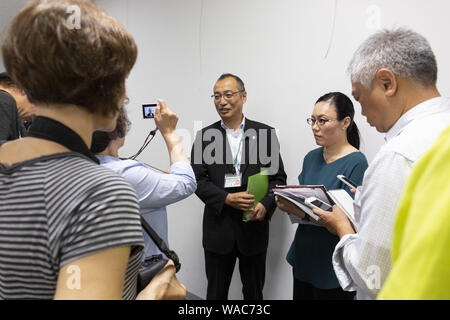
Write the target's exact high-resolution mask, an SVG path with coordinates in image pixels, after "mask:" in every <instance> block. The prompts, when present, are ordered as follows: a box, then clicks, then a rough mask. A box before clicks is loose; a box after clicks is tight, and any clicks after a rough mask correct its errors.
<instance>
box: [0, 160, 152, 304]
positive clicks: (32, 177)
mask: <svg viewBox="0 0 450 320" xmlns="http://www.w3.org/2000/svg"><path fill="white" fill-rule="evenodd" d="M143 245H144V241H143V236H142V228H141V223H140V217H139V205H138V202H137V199H136V194H135V191H134V190H133V189H132V188H131V187H130V185H129V184H128V183H127V182H126V181H125V180H124V179H123V178H121V177H120V176H118V175H117V174H115V173H114V172H112V171H110V170H108V169H106V168H104V167H102V166H100V165H97V164H95V163H93V162H92V161H91V160H89V159H88V158H86V157H84V156H83V155H80V154H78V153H74V152H66V153H60V154H54V155H49V156H44V157H40V158H36V159H32V160H28V161H24V162H21V163H17V164H14V165H12V166H10V167H4V166H2V167H0V299H53V297H54V294H55V290H56V284H57V280H58V273H59V270H60V268H61V267H63V266H65V265H67V264H69V263H70V262H72V261H75V260H77V259H80V258H82V257H85V256H87V255H90V254H93V253H96V252H99V251H102V250H106V249H110V248H114V247H119V246H131V253H130V258H129V262H128V266H127V270H126V276H125V285H124V290H123V298H124V299H134V298H135V297H136V282H137V272H138V269H139V267H140V260H141V255H142V247H143Z"/></svg>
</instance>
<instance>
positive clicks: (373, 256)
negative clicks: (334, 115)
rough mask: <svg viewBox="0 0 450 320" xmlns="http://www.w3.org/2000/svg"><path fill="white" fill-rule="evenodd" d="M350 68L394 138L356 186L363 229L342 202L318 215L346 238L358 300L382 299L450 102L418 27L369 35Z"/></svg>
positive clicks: (372, 118) (449, 118) (350, 280)
mask: <svg viewBox="0 0 450 320" xmlns="http://www.w3.org/2000/svg"><path fill="white" fill-rule="evenodd" d="M349 73H350V76H351V81H352V90H353V91H352V94H353V96H354V98H355V99H356V100H357V101H359V102H360V104H361V110H362V114H363V115H364V116H366V117H367V121H368V122H369V124H370V125H371V126H374V127H375V128H376V129H377V130H378V131H379V132H383V133H386V137H385V140H386V144H385V145H384V146H383V147H382V148H381V149H380V151H379V152H378V154H377V155H376V156H375V159H373V161H372V163H371V164H370V166H369V168H368V169H367V171H366V173H365V175H364V180H363V185H362V187H360V188H358V191H357V192H356V196H355V201H354V209H355V217H356V221H357V223H356V225H355V228H356V231H357V233H356V232H355V230H354V229H353V228H352V226H351V224H350V222H349V221H348V219H347V218H346V216H345V214H344V213H343V212H342V211H341V210H340V209H339V208H337V207H336V206H335V207H334V209H333V213H325V212H319V211H318V212H317V213H318V215H319V216H320V217H321V221H320V223H321V224H322V225H324V226H325V227H327V229H328V230H329V231H331V232H333V233H335V234H337V235H338V236H339V237H340V238H341V240H340V242H339V243H338V245H337V246H336V249H335V252H334V255H333V266H334V270H335V272H336V275H337V277H338V279H339V282H340V284H341V286H342V287H343V288H344V290H356V291H357V298H358V299H375V298H376V296H377V294H378V292H379V290H380V289H381V286H382V285H383V283H384V281H385V280H386V278H387V275H388V273H389V271H390V269H391V241H392V231H393V226H394V221H395V212H396V208H397V205H398V203H399V200H400V196H401V195H402V193H403V188H404V185H405V182H406V179H407V177H408V175H409V174H410V172H411V168H412V167H413V165H414V164H415V163H416V162H417V160H418V159H420V157H421V156H422V155H423V153H424V152H425V151H426V150H427V149H428V148H429V147H430V146H431V145H432V143H433V141H434V140H435V139H436V138H437V137H438V135H439V134H440V133H441V131H443V129H445V128H446V127H447V126H448V124H449V123H450V100H449V99H447V98H442V97H440V94H439V92H438V90H437V88H436V79H437V63H436V59H435V56H434V54H433V52H432V50H431V48H430V45H429V44H428V42H427V40H426V39H425V38H424V37H422V36H421V35H419V34H417V33H415V32H413V31H410V30H406V29H397V30H383V31H380V32H377V33H376V34H374V35H372V36H371V37H369V38H368V39H367V40H366V41H365V42H364V43H363V44H362V45H361V46H360V47H359V48H358V50H357V51H356V53H355V54H354V56H353V59H352V61H351V63H350V66H349ZM424 214H426V212H424ZM411 281H420V279H411Z"/></svg>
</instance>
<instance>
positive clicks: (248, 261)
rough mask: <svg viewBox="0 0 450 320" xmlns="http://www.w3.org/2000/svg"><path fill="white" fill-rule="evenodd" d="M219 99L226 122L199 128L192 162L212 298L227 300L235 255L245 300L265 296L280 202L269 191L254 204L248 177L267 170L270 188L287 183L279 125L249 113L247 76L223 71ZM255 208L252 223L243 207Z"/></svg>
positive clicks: (217, 90)
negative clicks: (274, 220)
mask: <svg viewBox="0 0 450 320" xmlns="http://www.w3.org/2000/svg"><path fill="white" fill-rule="evenodd" d="M212 97H213V99H214V104H215V106H216V110H217V113H218V114H219V116H220V118H221V119H222V120H221V121H218V122H216V123H213V124H212V125H210V126H208V127H206V128H203V129H202V130H201V131H199V132H198V133H197V136H196V140H195V142H194V146H193V148H192V154H191V163H192V167H193V169H194V173H195V176H196V178H197V191H196V192H195V193H196V194H197V196H198V197H199V198H200V199H201V200H202V201H203V202H204V203H205V209H204V215H203V248H204V252H205V267H206V277H207V279H208V289H207V299H214V300H217V299H224V300H225V299H227V298H228V289H229V287H230V282H231V278H232V275H233V270H234V266H235V263H236V258H238V259H239V271H240V275H241V280H242V285H243V289H242V291H243V295H244V299H246V300H258V299H263V294H262V291H263V287H264V279H265V269H266V266H265V263H266V252H267V246H268V242H269V220H270V218H271V217H272V215H273V213H274V211H275V208H276V204H275V199H274V196H273V194H272V193H271V192H270V191H269V192H268V193H267V195H266V196H265V197H264V198H263V199H262V200H261V201H260V202H259V203H258V204H256V206H255V207H254V208H252V207H253V206H254V196H253V195H251V194H247V193H246V192H245V190H246V189H247V182H248V177H249V176H252V175H254V174H257V173H260V172H261V171H262V170H263V169H267V170H268V175H269V177H268V178H269V190H270V188H271V187H274V186H276V185H285V184H286V174H285V172H284V168H283V162H282V160H281V156H280V152H279V144H278V139H277V137H276V134H275V130H274V129H273V128H272V127H270V126H267V125H265V124H262V123H259V122H256V121H252V120H250V119H247V118H245V117H244V115H243V112H242V109H243V105H244V103H245V102H246V100H247V92H246V91H245V87H244V83H243V82H242V80H241V79H240V78H239V77H237V76H235V75H232V74H223V75H222V76H221V77H220V78H219V79H218V80H217V82H216V84H215V86H214V94H213V96H212ZM244 211H251V212H252V213H251V214H250V216H249V217H248V220H249V221H248V222H244V221H243V212H244Z"/></svg>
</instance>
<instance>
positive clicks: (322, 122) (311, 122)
mask: <svg viewBox="0 0 450 320" xmlns="http://www.w3.org/2000/svg"><path fill="white" fill-rule="evenodd" d="M336 120H337V119H325V118H319V119H314V118H308V119H306V122H307V123H308V124H309V125H310V126H313V125H314V124H315V123H316V122H317V124H318V125H319V126H320V127H321V126H323V125H325V124H326V123H327V122H330V121H336Z"/></svg>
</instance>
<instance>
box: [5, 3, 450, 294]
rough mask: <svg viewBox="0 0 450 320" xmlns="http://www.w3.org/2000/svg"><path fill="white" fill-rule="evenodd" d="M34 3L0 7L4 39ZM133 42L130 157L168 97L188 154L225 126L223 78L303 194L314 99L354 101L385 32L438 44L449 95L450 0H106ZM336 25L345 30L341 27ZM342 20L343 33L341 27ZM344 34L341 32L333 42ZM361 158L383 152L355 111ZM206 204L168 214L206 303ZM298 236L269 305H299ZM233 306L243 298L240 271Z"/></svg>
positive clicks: (275, 272) (276, 266) (191, 203)
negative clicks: (16, 16) (359, 70)
mask: <svg viewBox="0 0 450 320" xmlns="http://www.w3.org/2000/svg"><path fill="white" fill-rule="evenodd" d="M23 2H25V1H4V0H2V1H1V3H0V28H2V27H3V26H4V25H5V24H6V22H7V21H6V20H8V19H10V18H11V16H12V14H13V12H14V11H15V10H17V9H16V8H18V7H20V4H21V3H23ZM97 3H98V4H99V5H100V6H101V7H102V8H104V9H105V10H106V11H107V12H109V13H110V14H111V15H112V16H114V17H116V18H117V19H118V20H119V21H121V22H122V23H123V24H124V25H125V26H126V27H127V29H128V30H129V31H130V32H131V33H132V34H133V36H134V37H135V39H136V41H137V43H138V46H139V58H138V62H137V64H136V66H135V67H134V69H133V71H132V73H131V74H130V77H129V79H128V83H127V87H128V96H129V98H130V104H129V106H128V110H129V115H130V119H131V120H132V122H133V127H132V129H131V131H130V133H129V134H128V137H127V141H126V144H125V146H124V148H122V150H121V155H122V156H128V155H131V154H133V153H134V152H135V151H137V149H138V148H139V147H140V146H141V144H142V142H143V140H144V139H145V137H146V135H147V133H148V131H149V130H152V129H153V128H154V123H153V120H143V119H142V113H141V107H140V106H141V104H143V103H152V102H155V101H156V99H157V98H164V99H165V100H166V101H167V102H168V105H169V106H170V107H171V109H172V110H173V111H175V112H176V113H177V114H178V115H179V117H180V120H179V126H178V128H179V133H180V135H182V136H183V137H184V146H185V150H186V151H187V152H188V153H189V152H190V147H191V143H192V141H193V138H194V132H195V131H194V128H196V129H200V128H201V127H202V126H206V125H208V124H210V123H212V122H214V121H217V120H218V119H219V117H218V115H217V114H216V112H215V109H214V105H213V103H212V100H211V99H210V98H209V96H210V95H211V94H212V87H213V85H214V82H215V80H216V79H217V77H218V76H219V75H220V74H222V73H224V72H231V73H235V74H237V75H239V76H240V77H241V78H242V79H243V80H244V82H245V84H246V88H247V92H248V100H247V103H246V104H245V106H244V112H245V115H246V116H247V117H249V118H250V119H254V120H257V121H261V122H265V123H268V124H270V125H272V126H274V127H276V128H278V129H279V138H280V142H281V152H282V156H283V160H284V163H285V168H286V173H287V174H288V183H290V184H295V183H297V176H298V174H299V172H300V169H301V165H302V159H303V157H304V155H305V154H306V153H307V152H308V151H309V150H311V149H312V148H314V147H315V144H314V139H313V137H312V134H311V131H310V128H309V127H308V125H307V124H306V120H305V119H306V118H307V117H308V116H309V115H310V113H311V110H312V108H313V104H314V102H315V101H316V99H317V98H318V97H319V96H320V95H322V94H324V93H326V92H329V91H342V92H344V93H346V94H348V95H351V86H350V81H349V79H348V77H347V75H346V72H345V71H346V67H347V64H348V62H349V60H350V58H351V56H352V53H353V52H354V50H355V49H356V47H357V46H358V45H359V44H360V43H361V42H362V41H363V40H364V39H365V38H366V37H367V36H369V35H370V34H371V33H372V32H373V31H374V30H375V29H376V28H377V27H379V26H381V27H394V26H395V27H400V26H405V27H410V28H413V29H414V30H416V31H418V32H420V33H421V34H423V35H424V36H425V37H427V38H428V40H429V41H430V43H431V46H432V47H433V49H434V51H435V54H436V56H437V60H438V66H439V68H440V73H439V81H438V87H439V88H440V90H441V93H442V94H443V95H448V93H449V88H450V72H449V69H450V66H449V64H450V61H449V59H447V57H449V56H450V46H449V45H448V41H447V39H446V36H445V34H446V33H445V31H447V30H449V29H450V20H449V19H448V12H450V3H449V2H448V1H445V0H428V1H420V0H409V1H405V0H390V1H387V0H378V1H376V0H371V1H369V0H345V1H339V0H227V1H221V0H97ZM334 17H335V20H333V19H334ZM333 21H334V23H333ZM333 25H334V32H333ZM355 108H356V112H357V116H356V118H355V120H356V122H357V124H358V126H359V128H360V131H361V135H362V147H361V149H362V151H363V152H364V153H365V154H366V155H367V157H368V159H369V161H370V160H371V159H373V157H374V155H375V153H376V152H377V150H378V149H379V147H380V146H381V144H382V143H383V136H382V135H381V134H379V133H377V132H376V131H375V129H374V128H370V127H369V126H368V125H367V123H366V121H365V118H363V117H362V116H361V115H360V110H361V109H360V106H359V104H355ZM140 160H141V161H144V162H147V163H150V164H152V165H155V166H157V167H160V168H166V167H167V166H168V156H167V154H166V148H165V145H164V143H163V141H162V139H161V136H160V135H157V137H156V138H155V140H154V141H153V142H152V143H151V145H150V146H149V147H148V148H147V150H146V151H145V152H144V153H143V154H142V155H141V157H140ZM202 212H203V203H202V202H201V201H200V200H199V199H198V198H197V197H196V196H195V195H194V196H192V197H190V198H188V199H186V200H185V201H182V202H180V203H177V204H175V205H172V206H170V207H169V208H168V213H169V238H170V245H171V247H173V248H174V249H175V250H176V251H177V252H178V253H179V255H180V259H181V262H182V269H181V271H180V273H179V278H180V279H181V281H182V282H183V283H184V284H185V285H186V286H187V287H188V290H190V291H191V292H193V293H195V294H197V295H199V296H201V297H205V294H206V278H205V272H204V258H203V248H202V244H201V237H202ZM295 230H296V226H295V225H291V224H290V223H289V220H288V218H287V217H286V215H285V214H284V213H283V212H279V211H277V212H276V213H275V215H274V217H273V219H272V222H271V230H270V242H269V249H268V254H267V273H266V284H265V289H264V296H265V298H266V299H291V297H292V272H291V268H290V266H289V265H288V264H287V262H286V260H285V256H286V253H287V251H288V249H289V246H290V243H291V241H292V239H293V236H294V233H295ZM229 298H230V299H241V298H242V294H241V284H240V278H239V275H238V272H237V270H236V271H235V274H234V277H233V280H232V285H231V288H230V294H229Z"/></svg>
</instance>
